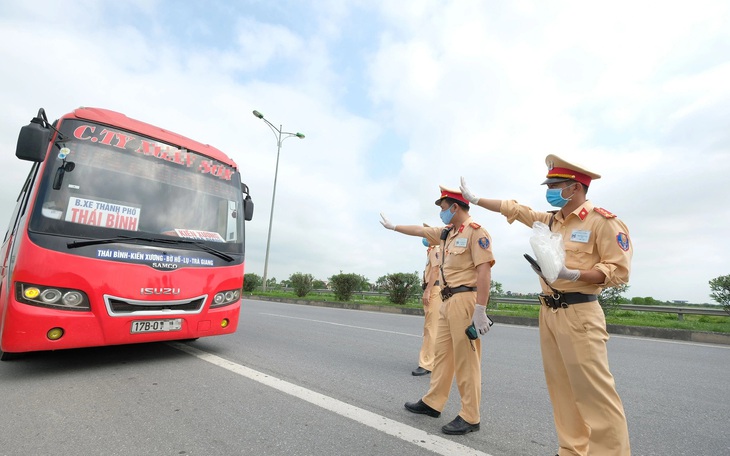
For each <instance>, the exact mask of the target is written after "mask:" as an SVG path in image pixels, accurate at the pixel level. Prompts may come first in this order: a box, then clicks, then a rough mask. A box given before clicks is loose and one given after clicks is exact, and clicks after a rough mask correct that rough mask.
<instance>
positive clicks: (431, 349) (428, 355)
mask: <svg viewBox="0 0 730 456" xmlns="http://www.w3.org/2000/svg"><path fill="white" fill-rule="evenodd" d="M423 227H424V228H429V226H428V225H426V224H425V223H424V224H423ZM422 242H423V245H424V246H425V247H426V267H425V269H424V270H423V282H422V288H423V295H422V296H421V302H423V317H424V319H423V341H422V342H421V351H420V353H419V354H418V367H417V368H416V369H415V370H413V371H412V372H411V374H413V375H415V376H421V375H427V374H430V373H431V371H432V370H433V359H434V356H435V352H436V331H437V330H438V323H439V309H440V307H441V282H440V281H439V274H441V273H440V272H439V264H440V263H441V246H440V245H438V244H431V243H430V242H429V241H428V239H426V238H425V237H424V238H423V240H422Z"/></svg>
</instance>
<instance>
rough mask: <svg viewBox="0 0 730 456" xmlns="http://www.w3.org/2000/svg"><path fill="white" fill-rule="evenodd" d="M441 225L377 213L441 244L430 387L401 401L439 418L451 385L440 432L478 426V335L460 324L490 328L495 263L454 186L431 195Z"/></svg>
mask: <svg viewBox="0 0 730 456" xmlns="http://www.w3.org/2000/svg"><path fill="white" fill-rule="evenodd" d="M436 205H437V206H439V207H440V208H441V214H440V216H441V220H442V221H443V222H444V224H445V225H446V227H444V228H439V227H429V228H425V227H422V226H419V225H397V226H396V225H394V224H392V223H391V222H390V221H388V219H386V218H385V216H383V215H382V214H381V217H382V218H383V220H382V221H381V222H380V223H382V224H383V226H384V227H385V228H388V229H391V230H394V231H397V232H399V233H404V234H408V235H411V236H419V237H425V238H426V239H428V242H429V243H430V244H440V245H441V246H442V249H441V250H442V263H441V264H440V266H439V268H440V272H441V275H440V278H439V280H440V284H441V293H442V297H443V303H442V304H441V308H440V310H439V324H438V330H437V335H436V356H435V359H434V365H433V371H432V372H431V383H430V386H429V390H428V392H427V393H426V395H425V396H423V398H421V399H420V400H418V401H417V402H406V404H405V407H406V409H408V411H410V412H413V413H419V414H424V415H428V416H431V417H433V418H438V417H439V416H440V415H441V410H443V408H444V406H445V404H446V401H447V399H448V398H449V392H450V390H451V385H452V383H453V381H454V377H456V384H457V387H458V389H459V394H460V395H461V410H460V411H459V414H458V415H457V416H456V418H454V420H453V421H451V422H450V423H448V424H447V425H445V426H443V427H442V428H441V430H442V431H443V432H444V433H445V434H466V433H468V432H474V431H478V430H479V423H480V420H481V418H480V412H479V404H480V402H481V394H482V381H481V379H482V369H481V353H482V346H481V340H479V338H478V337H477V338H476V340H470V339H469V337H468V336H467V335H466V333H465V330H466V329H467V328H468V327H469V326H470V325H472V324H474V327H475V329H476V331H477V332H478V333H479V334H486V333H487V331H489V326H490V324H491V320H489V317H487V314H486V306H487V303H488V301H489V288H490V284H491V269H492V265H493V264H494V256H493V255H492V241H491V238H490V237H489V233H487V231H486V230H485V229H484V228H482V227H481V226H479V225H478V224H477V223H474V222H473V221H472V219H471V217H470V216H469V202H468V201H467V200H466V199H464V197H463V196H462V195H461V193H460V192H459V191H457V190H451V189H447V188H444V187H443V186H442V187H441V196H440V197H439V199H438V200H436Z"/></svg>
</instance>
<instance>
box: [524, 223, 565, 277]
mask: <svg viewBox="0 0 730 456" xmlns="http://www.w3.org/2000/svg"><path fill="white" fill-rule="evenodd" d="M530 245H531V246H532V251H533V252H534V253H535V259H536V260H537V264H539V265H540V269H541V270H542V275H543V277H545V280H547V281H548V283H553V282H555V281H556V280H557V279H558V274H559V273H560V270H561V269H563V265H564V264H565V247H564V246H563V236H562V235H561V234H560V233H553V232H552V231H550V228H549V227H548V226H547V225H545V224H544V223H542V222H535V223H533V224H532V236H530Z"/></svg>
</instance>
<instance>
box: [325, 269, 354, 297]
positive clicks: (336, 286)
mask: <svg viewBox="0 0 730 456" xmlns="http://www.w3.org/2000/svg"><path fill="white" fill-rule="evenodd" d="M329 280H330V285H331V286H332V292H333V293H334V294H335V299H337V300H338V301H349V300H350V298H351V297H352V293H353V292H354V291H355V290H357V288H358V287H359V286H360V284H361V282H362V278H361V277H360V276H359V275H357V274H343V273H342V271H340V273H339V274H337V275H333V276H332V277H330V279H329Z"/></svg>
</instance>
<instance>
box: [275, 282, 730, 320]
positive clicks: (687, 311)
mask: <svg viewBox="0 0 730 456" xmlns="http://www.w3.org/2000/svg"><path fill="white" fill-rule="evenodd" d="M284 290H288V291H290V290H291V289H288V288H284ZM311 293H332V290H312V291H311ZM352 294H353V295H354V296H360V297H361V298H365V297H366V296H387V295H388V294H387V293H383V292H380V291H355V292H353V293H352ZM492 302H495V303H500V302H501V303H505V304H525V305H535V306H539V305H540V301H538V300H537V298H511V297H501V296H498V297H494V298H492ZM618 308H619V309H621V310H631V311H634V312H663V313H671V314H677V319H678V320H679V321H682V320H684V316H685V315H711V316H715V317H730V314H728V313H727V312H725V310H724V309H722V308H719V309H708V308H707V307H675V306H646V305H638V304H619V305H618Z"/></svg>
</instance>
